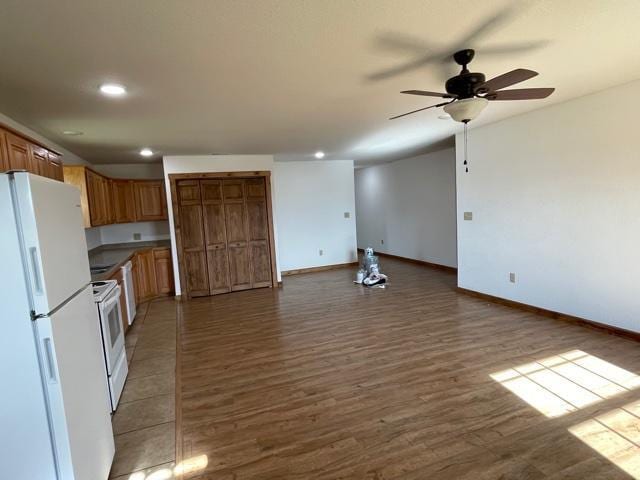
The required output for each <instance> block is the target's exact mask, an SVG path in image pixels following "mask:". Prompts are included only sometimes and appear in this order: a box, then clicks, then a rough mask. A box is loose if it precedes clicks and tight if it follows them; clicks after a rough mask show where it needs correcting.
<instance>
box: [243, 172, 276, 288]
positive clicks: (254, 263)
mask: <svg viewBox="0 0 640 480" xmlns="http://www.w3.org/2000/svg"><path fill="white" fill-rule="evenodd" d="M245 191H246V205H247V226H248V230H249V253H250V255H251V284H252V286H253V288H259V287H269V286H272V278H271V255H270V248H269V221H268V216H267V200H266V186H265V181H264V179H262V178H259V179H250V180H247V181H246V185H245Z"/></svg>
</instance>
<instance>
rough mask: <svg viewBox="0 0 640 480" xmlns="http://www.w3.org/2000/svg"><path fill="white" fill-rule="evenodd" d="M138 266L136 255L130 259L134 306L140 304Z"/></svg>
mask: <svg viewBox="0 0 640 480" xmlns="http://www.w3.org/2000/svg"><path fill="white" fill-rule="evenodd" d="M139 270H140V268H139V265H138V254H135V255H133V257H131V277H132V279H133V295H134V297H135V300H136V306H138V305H139V304H140V298H141V297H140V273H139Z"/></svg>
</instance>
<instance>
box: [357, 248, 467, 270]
mask: <svg viewBox="0 0 640 480" xmlns="http://www.w3.org/2000/svg"><path fill="white" fill-rule="evenodd" d="M358 251H359V252H364V250H363V249H362V248H359V249H358ZM375 253H376V255H378V256H379V257H387V258H394V259H396V260H402V261H404V262H409V263H415V264H416V265H422V266H423V267H429V268H435V269H437V270H443V271H445V272H450V273H458V269H457V268H456V267H449V266H448V265H440V264H439V263H432V262H427V261H425V260H418V259H416V258H409V257H401V256H400V255H393V254H391V253H382V252H375Z"/></svg>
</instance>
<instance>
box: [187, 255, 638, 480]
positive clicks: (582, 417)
mask: <svg viewBox="0 0 640 480" xmlns="http://www.w3.org/2000/svg"><path fill="white" fill-rule="evenodd" d="M382 267H383V271H385V273H387V274H388V275H389V277H390V283H389V285H388V287H387V288H386V289H384V290H382V289H365V288H364V287H361V286H357V285H354V284H353V283H352V277H353V276H354V272H353V269H342V270H335V271H328V272H322V273H313V274H305V275H298V276H293V277H289V278H287V279H286V281H285V286H284V288H283V289H274V290H271V289H263V290H253V291H246V292H239V293H233V294H228V295H222V296H216V297H211V298H203V299H197V300H194V301H190V302H184V303H181V304H178V307H177V308H178V321H179V330H180V333H179V339H178V341H179V349H178V369H179V378H180V382H181V385H180V388H179V391H178V408H179V411H178V412H177V420H176V421H177V422H178V436H177V442H178V444H179V450H181V452H180V455H179V456H180V457H181V458H179V459H178V460H177V461H179V460H181V462H180V463H179V465H181V466H182V467H181V468H182V471H183V472H184V477H185V478H198V479H200V480H204V479H216V480H226V479H234V480H244V479H281V478H286V479H305V480H311V479H339V478H342V479H429V480H437V479H474V480H477V479H532V480H535V479H607V480H614V479H628V478H634V477H635V478H640V448H639V447H638V444H639V442H640V419H639V415H640V388H638V387H640V379H639V377H638V376H637V375H635V373H636V372H640V348H638V343H637V342H634V341H632V340H628V339H625V338H621V337H617V336H614V335H609V334H607V333H603V332H600V331H597V330H593V329H590V328H586V327H581V326H577V325H573V324H570V323H565V322H563V321H559V320H553V319H549V318H545V317H541V316H538V315H535V314H532V313H528V312H523V311H520V310H516V309H512V308H509V307H506V306H501V305H497V304H491V303H487V302H485V301H483V300H479V299H476V298H472V297H469V296H465V295H464V294H460V293H458V292H456V291H455V289H454V287H455V275H453V274H451V273H446V272H442V271H438V270H434V269H430V268H425V267H422V266H418V265H413V264H410V263H405V262H401V261H395V260H390V259H384V261H383V263H382Z"/></svg>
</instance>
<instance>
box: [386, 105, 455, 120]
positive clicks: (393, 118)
mask: <svg viewBox="0 0 640 480" xmlns="http://www.w3.org/2000/svg"><path fill="white" fill-rule="evenodd" d="M447 103H451V102H442V103H438V104H436V105H429V106H428V107H424V108H419V109H418V110H413V111H411V112H407V113H403V114H402V115H396V116H395V117H391V118H390V119H389V120H395V119H396V118H400V117H406V116H407V115H411V114H412V113H416V112H421V111H423V110H428V109H430V108H437V107H442V106H443V105H446V104H447Z"/></svg>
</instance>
